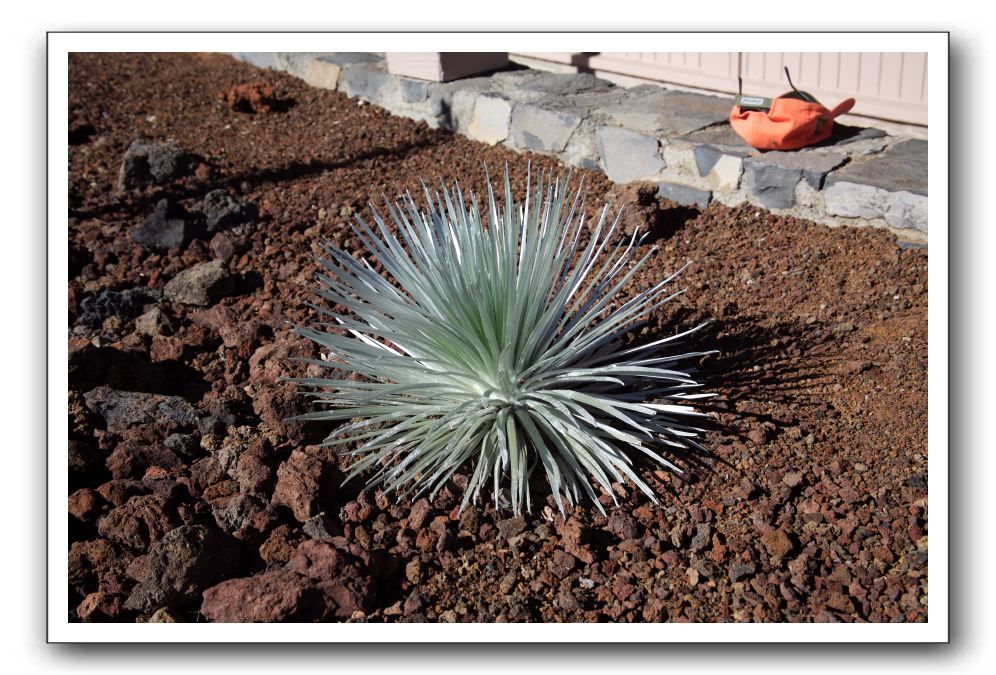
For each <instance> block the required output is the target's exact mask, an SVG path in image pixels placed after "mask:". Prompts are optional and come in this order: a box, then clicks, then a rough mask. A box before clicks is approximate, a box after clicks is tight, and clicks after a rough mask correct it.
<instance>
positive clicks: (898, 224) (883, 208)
mask: <svg viewBox="0 0 996 675" xmlns="http://www.w3.org/2000/svg"><path fill="white" fill-rule="evenodd" d="M823 197H824V205H825V208H826V212H827V213H828V214H830V215H833V216H844V217H846V218H861V219H864V220H874V219H876V218H882V219H884V220H885V221H886V222H887V223H888V224H889V225H891V226H892V227H895V228H899V229H914V230H919V231H921V232H926V231H927V197H925V196H924V195H917V194H914V193H912V192H907V191H899V192H889V191H887V190H883V189H882V188H879V187H875V186H873V185H864V184H861V183H851V182H848V181H837V182H835V183H833V184H832V185H829V186H828V187H827V188H826V190H824V191H823Z"/></svg>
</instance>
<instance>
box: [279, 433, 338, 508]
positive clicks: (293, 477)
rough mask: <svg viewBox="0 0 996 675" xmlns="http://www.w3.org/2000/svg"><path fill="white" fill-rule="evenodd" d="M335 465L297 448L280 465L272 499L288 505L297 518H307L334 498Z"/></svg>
mask: <svg viewBox="0 0 996 675" xmlns="http://www.w3.org/2000/svg"><path fill="white" fill-rule="evenodd" d="M334 469H335V467H334V466H333V465H332V464H331V463H330V462H326V461H324V460H322V459H319V458H318V457H314V456H312V455H309V454H308V453H306V452H303V451H301V450H295V451H294V452H292V453H291V456H290V457H289V458H288V459H287V461H285V462H283V463H282V464H281V465H280V466H279V467H278V468H277V485H276V487H275V488H274V490H273V503H274V504H280V505H283V506H287V507H289V508H290V509H291V511H293V512H294V518H295V519H297V521H298V522H301V523H304V522H307V521H308V520H309V519H310V518H312V517H313V516H316V515H318V514H319V513H322V512H323V511H325V507H326V506H331V504H332V503H333V502H334V500H335V497H336V494H337V493H338V489H337V481H336V480H335V477H334V475H333V472H334Z"/></svg>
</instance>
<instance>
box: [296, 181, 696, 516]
mask: <svg viewBox="0 0 996 675" xmlns="http://www.w3.org/2000/svg"><path fill="white" fill-rule="evenodd" d="M568 182H569V181H567V180H560V179H558V180H555V181H545V180H544V179H543V177H542V176H540V177H539V178H538V180H536V181H535V183H533V184H531V187H529V188H527V194H526V197H525V201H523V202H522V203H516V202H515V201H514V200H513V197H512V190H511V187H510V184H509V178H508V175H507V172H506V176H505V180H504V195H503V196H501V197H500V198H499V197H498V196H497V195H496V194H495V190H494V188H493V187H492V186H491V185H490V179H489V187H488V193H487V200H486V202H485V203H484V204H483V205H480V204H479V203H478V199H477V198H476V197H475V196H474V195H473V194H472V193H471V194H470V195H469V197H470V198H469V200H467V201H465V200H464V195H463V193H462V192H461V190H460V188H459V186H458V185H454V187H453V188H451V189H447V188H446V187H445V186H443V187H442V189H441V191H439V192H436V193H432V192H430V191H429V190H428V188H425V187H424V186H423V188H424V193H425V201H424V203H422V204H421V205H420V204H419V203H418V202H417V201H416V200H415V199H414V198H413V197H412V196H411V194H410V193H406V194H405V195H404V196H403V197H402V198H401V199H400V200H399V201H398V202H397V203H395V204H392V203H391V202H390V201H389V200H387V199H386V198H385V202H386V207H385V209H386V217H385V216H384V215H382V214H381V213H379V212H377V210H376V209H374V208H373V207H371V211H372V222H367V221H365V220H364V219H363V218H361V217H360V216H357V217H356V223H355V224H354V225H353V230H354V232H355V235H356V237H357V238H358V240H359V241H360V242H362V245H363V247H365V249H366V251H365V253H368V254H369V255H370V256H372V258H374V259H376V261H377V262H378V263H379V266H380V269H381V271H380V272H379V271H378V270H376V269H375V267H374V265H372V264H371V262H370V261H369V260H368V259H367V258H366V257H363V256H360V255H350V254H349V253H347V252H345V251H343V250H342V249H340V248H338V247H336V246H335V245H333V244H332V243H331V242H329V241H325V242H324V243H323V244H322V248H323V250H324V251H325V253H326V254H327V257H325V258H319V262H320V264H321V266H322V268H323V269H322V272H321V273H320V274H319V275H318V277H317V280H318V289H317V291H318V294H319V295H320V296H322V297H323V298H325V299H326V300H327V301H328V302H329V303H331V304H332V306H333V309H328V308H326V307H319V306H317V305H312V307H314V308H315V309H316V310H318V311H319V312H320V313H321V314H322V315H324V316H325V317H327V318H330V319H331V321H329V322H326V323H322V324H320V325H318V326H316V327H297V328H296V331H297V332H298V333H299V334H300V335H303V336H305V337H307V338H309V339H311V340H314V341H315V342H317V343H318V344H319V345H320V346H321V348H322V350H323V354H322V360H311V361H308V362H309V363H314V364H317V365H319V366H321V367H322V368H326V369H328V371H329V372H328V373H327V375H328V376H327V377H307V378H295V379H294V381H296V382H298V383H299V384H300V385H301V386H303V387H304V388H305V390H306V391H307V392H308V395H309V396H312V397H313V398H314V402H315V404H317V406H318V407H319V408H320V409H319V410H317V411H316V412H312V413H308V414H305V415H301V416H299V417H298V418H296V419H305V420H324V421H329V422H339V423H340V426H339V427H338V428H337V429H335V430H334V431H333V432H332V434H331V435H330V436H329V437H328V438H327V439H326V440H325V444H326V445H330V446H336V447H337V451H338V452H340V453H342V454H344V455H347V456H350V457H353V458H354V459H355V461H354V463H353V464H352V465H351V466H350V468H349V473H348V475H347V480H349V479H350V478H352V477H354V476H356V475H358V474H360V473H363V472H368V473H369V474H370V476H369V483H368V485H369V486H371V487H372V486H382V487H383V488H385V489H387V490H390V491H394V492H395V493H396V494H397V495H398V496H399V498H401V497H404V496H416V495H418V494H420V493H423V492H425V491H429V492H431V493H432V494H435V492H436V491H437V490H438V489H439V488H440V487H441V486H442V485H443V484H444V483H446V481H447V480H448V479H449V478H450V477H451V476H452V475H453V474H454V472H456V471H457V470H459V469H460V468H461V467H467V472H468V475H469V477H468V480H467V485H466V489H465V494H464V496H463V503H462V504H461V509H462V508H464V507H465V506H466V505H467V503H468V502H469V501H470V500H473V501H474V502H475V503H476V502H477V500H478V498H479V496H480V493H481V490H482V488H484V487H485V486H486V485H488V484H490V491H491V493H492V494H493V496H494V499H495V501H496V504H498V503H499V496H500V495H503V494H506V493H505V492H504V489H505V486H506V485H507V488H508V493H507V494H508V497H509V500H510V503H511V506H512V509H513V511H514V512H515V513H519V512H521V510H522V508H523V506H525V508H526V509H527V510H529V509H530V508H531V501H532V500H531V496H530V488H529V478H530V475H531V474H532V473H533V472H534V471H535V470H537V468H539V469H540V470H542V471H543V473H544V474H545V476H546V480H547V481H548V483H549V487H550V490H551V491H552V494H553V495H554V498H555V500H556V503H557V505H558V507H559V508H560V509H561V511H562V512H563V509H564V501H566V502H568V503H569V504H574V503H577V501H578V500H579V499H580V498H581V496H582V495H586V496H587V497H589V498H590V499H591V500H592V501H593V502H594V504H595V505H596V506H597V507H598V508H599V509H600V510H602V505H601V504H600V502H599V500H598V494H597V491H596V488H595V486H594V485H593V482H594V483H597V484H598V485H599V486H601V489H602V490H604V492H605V493H607V494H608V495H612V498H613V500H615V495H614V492H613V490H612V487H611V485H612V483H613V482H616V481H618V482H625V481H626V480H627V479H628V480H629V481H632V482H633V483H635V484H636V485H637V486H638V487H639V488H640V489H641V490H642V491H643V492H644V493H646V494H647V496H648V497H650V499H652V500H654V501H655V502H656V501H657V499H656V496H655V494H654V491H653V490H652V489H651V488H650V486H648V485H647V484H646V482H644V481H643V480H642V479H641V478H640V476H639V475H638V472H637V471H636V470H635V467H636V463H635V460H636V458H637V457H640V456H642V457H643V458H645V459H646V460H649V461H652V462H655V463H657V464H659V465H662V466H664V467H667V468H669V469H672V470H675V471H680V469H679V467H678V466H676V465H675V464H674V463H672V462H671V461H669V460H668V459H667V458H666V457H664V456H663V455H662V454H661V452H663V451H665V450H666V449H668V448H669V447H670V448H671V449H675V448H677V449H686V450H687V449H691V448H696V449H699V450H701V449H702V448H701V446H699V445H698V444H697V443H696V442H695V441H694V440H693V439H694V437H695V436H696V435H698V434H699V433H700V432H701V431H702V430H701V429H699V428H697V427H695V426H694V425H693V421H694V418H695V417H696V416H702V415H703V414H702V413H699V412H696V411H695V410H694V409H693V408H692V407H691V406H689V405H688V402H689V400H690V399H695V398H699V397H703V396H708V395H709V394H701V393H695V390H696V388H697V387H698V386H699V385H698V383H697V382H696V381H695V380H694V379H693V378H692V377H691V376H690V374H689V371H688V370H683V369H681V368H680V367H679V366H680V364H682V363H683V362H688V361H690V360H693V359H695V358H697V357H700V356H702V355H704V354H706V353H711V352H702V351H699V352H695V351H692V352H688V353H674V350H673V346H674V344H676V343H677V342H678V341H679V340H680V339H682V338H687V337H688V336H689V335H690V334H691V333H693V332H694V331H696V330H697V329H698V328H700V327H701V326H698V327H696V328H693V329H691V330H689V331H685V332H683V333H679V334H676V335H669V336H666V337H661V338H659V339H654V340H651V341H649V342H646V343H644V344H635V341H634V340H633V339H632V338H633V334H634V332H635V331H638V330H639V329H640V328H641V327H642V326H643V325H644V324H645V323H646V318H647V316H648V314H649V313H650V312H652V311H653V310H654V309H656V308H658V307H660V306H661V305H663V304H664V303H666V302H668V301H670V300H672V299H674V298H675V297H676V296H678V295H679V294H680V293H681V291H677V292H671V289H670V284H671V282H672V280H673V279H674V278H675V276H676V275H677V274H678V272H680V271H681V270H679V271H678V272H676V273H675V274H672V275H670V276H668V277H667V278H665V279H663V280H661V281H660V282H659V283H656V284H654V285H653V286H651V287H649V288H646V289H645V290H642V291H640V292H638V293H636V294H635V295H632V297H624V295H623V290H624V289H626V288H627V285H628V284H630V283H631V281H633V279H634V276H635V275H636V274H637V272H638V271H639V270H640V269H641V268H643V267H644V266H645V265H647V264H648V262H649V261H651V260H652V259H653V257H654V253H655V248H651V249H650V250H641V248H640V246H639V241H640V239H639V238H638V236H637V234H635V233H634V234H633V235H632V236H631V237H629V238H626V237H622V236H619V235H618V234H617V229H618V225H619V217H618V216H617V217H616V218H615V219H614V220H612V221H611V223H610V219H609V207H608V206H605V208H603V209H602V211H601V214H600V217H599V218H598V220H597V223H595V225H594V227H592V226H591V225H590V221H589V222H588V223H586V220H585V217H584V215H583V213H584V209H583V202H584V196H585V194H586V190H585V188H584V187H583V185H581V186H579V187H578V188H577V189H576V190H574V191H569V188H568ZM528 183H529V179H528V178H527V184H528ZM686 266H687V265H686ZM682 269H684V268H682Z"/></svg>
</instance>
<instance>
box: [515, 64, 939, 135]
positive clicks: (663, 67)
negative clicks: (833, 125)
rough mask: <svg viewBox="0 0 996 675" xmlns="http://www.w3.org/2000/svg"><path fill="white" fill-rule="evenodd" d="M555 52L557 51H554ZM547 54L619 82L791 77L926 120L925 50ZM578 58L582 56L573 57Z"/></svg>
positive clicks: (880, 109) (821, 94)
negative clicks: (787, 70)
mask: <svg viewBox="0 0 996 675" xmlns="http://www.w3.org/2000/svg"><path fill="white" fill-rule="evenodd" d="M554 54H556V56H554ZM525 55H526V56H531V57H537V58H542V57H543V54H542V53H536V52H530V53H529V54H525ZM550 56H551V58H549V59H548V60H551V61H558V62H560V63H571V62H574V63H581V62H583V63H586V64H587V67H588V68H589V69H590V70H592V71H593V72H594V73H595V74H596V75H599V76H602V77H606V78H608V79H612V80H613V81H617V82H621V83H624V84H637V83H640V82H646V81H650V82H661V83H665V84H667V83H670V84H675V85H680V86H684V87H695V88H699V89H707V90H711V91H716V92H722V93H729V94H733V93H735V92H736V90H737V75H738V74H739V75H741V76H742V77H743V81H744V84H743V89H744V93H749V94H756V95H759V96H778V95H779V94H784V93H785V92H786V91H788V90H789V88H790V87H789V83H788V80H787V79H786V78H785V67H786V66H788V68H789V71H790V72H791V74H792V81H793V82H794V83H795V85H796V86H797V87H799V88H800V89H804V90H806V91H808V92H810V93H812V94H813V95H814V96H816V97H817V98H818V99H820V101H822V102H823V103H825V104H826V105H828V106H834V105H836V104H837V103H838V102H840V101H842V100H843V99H845V98H847V97H849V96H853V97H854V98H855V99H857V105H855V107H854V110H853V113H854V114H856V115H864V116H867V117H878V118H881V119H887V120H893V121H897V122H906V123H910V124H926V123H927V55H926V54H924V53H905V52H903V53H900V52H892V53H883V52H742V53H741V52H601V53H593V54H590V55H588V56H586V57H584V58H582V55H581V54H575V55H568V54H565V53H551V55H550ZM572 56H573V57H578V58H579V59H580V61H572Z"/></svg>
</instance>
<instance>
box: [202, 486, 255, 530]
mask: <svg viewBox="0 0 996 675" xmlns="http://www.w3.org/2000/svg"><path fill="white" fill-rule="evenodd" d="M265 508H266V504H264V503H263V502H261V501H260V500H259V499H257V498H255V497H252V496H250V495H247V494H243V493H239V494H237V495H235V496H234V497H232V498H231V499H229V500H228V502H227V503H226V504H225V505H224V506H222V507H217V508H215V509H214V520H215V522H216V523H218V527H220V528H221V529H222V530H224V531H225V532H229V533H232V534H234V533H236V532H238V531H239V530H242V529H245V528H246V527H249V525H251V523H252V521H253V518H255V517H256V516H257V515H259V514H260V513H262V512H263V510H264V509H265Z"/></svg>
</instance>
